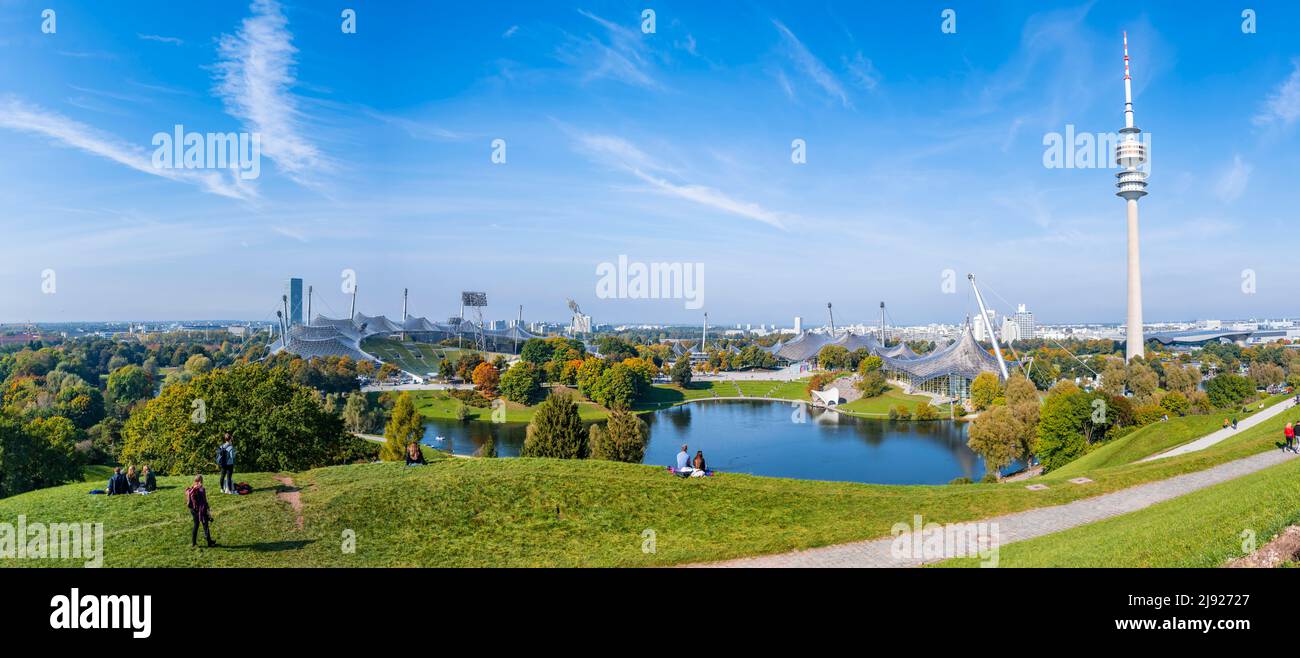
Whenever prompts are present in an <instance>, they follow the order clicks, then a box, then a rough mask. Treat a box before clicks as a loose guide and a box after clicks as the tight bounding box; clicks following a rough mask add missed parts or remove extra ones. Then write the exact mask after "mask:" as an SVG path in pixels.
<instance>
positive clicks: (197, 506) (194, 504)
mask: <svg viewBox="0 0 1300 658" xmlns="http://www.w3.org/2000/svg"><path fill="white" fill-rule="evenodd" d="M185 506H186V507H188V508H189V510H190V516H191V517H193V519H194V527H193V528H192V529H191V530H190V548H194V547H196V546H198V545H199V524H200V523H201V524H203V538H204V539H207V540H208V548H212V547H213V546H216V545H217V542H215V541H212V531H211V530H210V529H209V528H208V524H209V523H211V522H212V514H211V513H210V511H209V510H208V494H207V492H206V491H204V489H203V476H202V475H195V476H194V484H193V485H191V486H190V488H189V489H186V490H185Z"/></svg>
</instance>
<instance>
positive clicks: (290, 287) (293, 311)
mask: <svg viewBox="0 0 1300 658" xmlns="http://www.w3.org/2000/svg"><path fill="white" fill-rule="evenodd" d="M284 294H285V295H288V297H289V326H291V327H292V326H294V325H299V324H302V279H299V278H292V279H289V281H288V283H286V284H284Z"/></svg>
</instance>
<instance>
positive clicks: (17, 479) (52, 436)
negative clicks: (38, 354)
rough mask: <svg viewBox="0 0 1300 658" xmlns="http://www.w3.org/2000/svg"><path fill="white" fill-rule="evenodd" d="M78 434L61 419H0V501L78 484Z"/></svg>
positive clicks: (65, 419)
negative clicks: (36, 490)
mask: <svg viewBox="0 0 1300 658" xmlns="http://www.w3.org/2000/svg"><path fill="white" fill-rule="evenodd" d="M79 434H80V431H79V430H77V428H76V427H75V426H74V425H73V424H72V421H70V420H68V419H67V418H63V417H61V416H54V417H51V418H45V419H41V418H38V419H35V420H33V421H31V422H29V423H26V424H23V423H22V422H21V421H20V420H19V419H18V418H15V417H12V416H11V415H9V414H3V415H0V498H3V497H5V496H12V495H14V494H20V493H23V492H24V491H31V490H33V489H40V488H43V487H52V486H55V485H59V484H64V483H67V482H75V481H77V480H80V479H81V461H80V460H79V459H78V458H77V452H76V450H77V448H76V444H77V441H78V438H79ZM22 541H26V539H23V540H22Z"/></svg>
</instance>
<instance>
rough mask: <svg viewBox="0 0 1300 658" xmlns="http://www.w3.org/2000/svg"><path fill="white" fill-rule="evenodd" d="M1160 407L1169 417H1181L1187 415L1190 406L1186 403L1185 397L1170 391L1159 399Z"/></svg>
mask: <svg viewBox="0 0 1300 658" xmlns="http://www.w3.org/2000/svg"><path fill="white" fill-rule="evenodd" d="M1160 407H1161V408H1162V409H1164V410H1165V411H1166V412H1168V413H1169V414H1170V415H1171V416H1182V415H1183V414H1185V413H1187V410H1188V409H1189V408H1190V407H1191V404H1190V403H1188V401H1187V396H1185V395H1183V394H1182V393H1180V392H1178V391H1170V392H1168V393H1165V396H1164V397H1162V398H1160Z"/></svg>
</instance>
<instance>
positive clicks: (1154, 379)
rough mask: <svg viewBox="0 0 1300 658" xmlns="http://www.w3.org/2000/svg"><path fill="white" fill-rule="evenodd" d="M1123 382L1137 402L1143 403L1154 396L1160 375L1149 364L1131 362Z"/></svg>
mask: <svg viewBox="0 0 1300 658" xmlns="http://www.w3.org/2000/svg"><path fill="white" fill-rule="evenodd" d="M1125 383H1126V384H1127V385H1128V389H1129V390H1130V391H1132V392H1133V397H1134V399H1136V400H1137V401H1138V404H1142V405H1145V404H1147V403H1149V402H1151V401H1152V399H1153V398H1154V397H1155V393H1156V389H1157V388H1159V387H1160V377H1159V376H1157V375H1156V371H1155V370H1153V369H1152V368H1151V366H1148V365H1145V364H1141V363H1132V364H1129V366H1128V372H1127V373H1126V374H1125Z"/></svg>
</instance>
